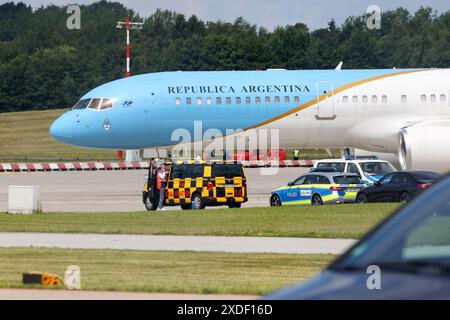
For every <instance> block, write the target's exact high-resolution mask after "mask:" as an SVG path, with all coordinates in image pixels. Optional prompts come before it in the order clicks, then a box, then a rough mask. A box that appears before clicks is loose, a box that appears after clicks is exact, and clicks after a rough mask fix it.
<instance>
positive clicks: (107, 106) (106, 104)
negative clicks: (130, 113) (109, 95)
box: [100, 98, 113, 110]
mask: <svg viewBox="0 0 450 320" xmlns="http://www.w3.org/2000/svg"><path fill="white" fill-rule="evenodd" d="M112 107H113V101H112V99H106V98H104V99H103V100H102V104H101V105H100V110H105V109H111V108H112Z"/></svg>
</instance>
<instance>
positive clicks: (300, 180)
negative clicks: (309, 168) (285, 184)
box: [294, 176, 306, 186]
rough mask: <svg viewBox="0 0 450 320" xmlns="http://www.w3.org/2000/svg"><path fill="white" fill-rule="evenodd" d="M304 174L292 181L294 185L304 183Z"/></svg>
mask: <svg viewBox="0 0 450 320" xmlns="http://www.w3.org/2000/svg"><path fill="white" fill-rule="evenodd" d="M305 179H306V176H303V177H300V178H298V179H297V180H295V181H294V185H296V186H299V185H302V184H304V183H305Z"/></svg>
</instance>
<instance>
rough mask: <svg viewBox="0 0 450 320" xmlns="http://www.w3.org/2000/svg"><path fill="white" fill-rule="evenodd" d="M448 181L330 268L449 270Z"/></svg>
mask: <svg viewBox="0 0 450 320" xmlns="http://www.w3.org/2000/svg"><path fill="white" fill-rule="evenodd" d="M449 193H450V178H449V179H447V180H446V181H444V182H443V183H440V184H437V185H435V187H432V188H431V189H430V190H428V191H427V192H424V193H423V194H421V195H420V196H418V197H417V198H416V199H415V200H414V201H412V202H411V203H409V205H407V206H405V207H403V208H402V209H400V210H399V212H397V213H396V214H395V215H394V216H392V217H391V218H390V219H388V220H387V221H386V222H385V223H384V224H383V225H381V226H380V227H378V228H377V229H376V231H374V232H373V233H371V234H370V235H368V236H367V237H366V238H365V239H364V240H362V241H361V242H359V243H358V244H357V245H355V246H354V247H353V248H352V249H350V250H349V251H348V252H347V253H345V254H344V255H343V256H342V257H341V258H339V259H338V260H337V261H336V262H335V263H333V264H332V265H331V266H330V268H331V269H333V268H336V269H347V270H357V269H358V270H359V269H366V268H367V267H368V266H371V265H378V266H379V267H380V268H382V269H383V267H386V268H389V267H396V268H398V267H399V266H400V267H404V268H405V269H406V267H407V268H409V269H411V268H423V267H427V268H429V267H430V266H434V267H436V268H440V270H446V272H448V271H449V270H450V232H449V231H450V199H449V198H448V194H449Z"/></svg>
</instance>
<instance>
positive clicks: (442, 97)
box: [440, 94, 446, 102]
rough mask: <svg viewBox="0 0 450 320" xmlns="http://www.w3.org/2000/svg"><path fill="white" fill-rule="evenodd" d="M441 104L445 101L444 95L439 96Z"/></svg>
mask: <svg viewBox="0 0 450 320" xmlns="http://www.w3.org/2000/svg"><path fill="white" fill-rule="evenodd" d="M440 99H441V102H444V101H445V100H446V97H445V94H441V98H440Z"/></svg>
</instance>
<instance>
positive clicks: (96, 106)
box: [88, 98, 102, 110]
mask: <svg viewBox="0 0 450 320" xmlns="http://www.w3.org/2000/svg"><path fill="white" fill-rule="evenodd" d="M101 101H102V99H100V98H94V99H92V101H91V103H90V104H89V107H88V108H89V109H94V110H99V109H100V102H101Z"/></svg>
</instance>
